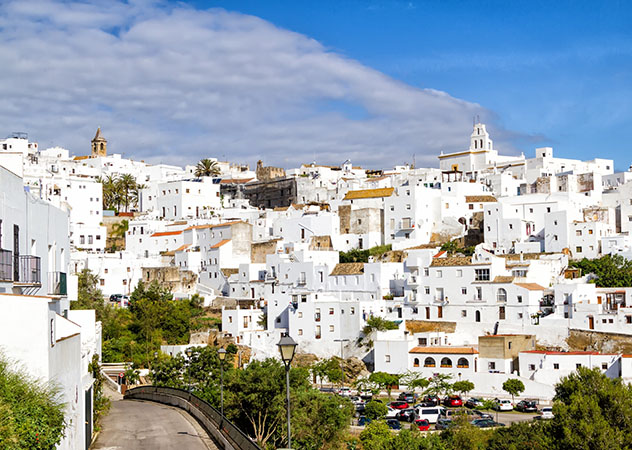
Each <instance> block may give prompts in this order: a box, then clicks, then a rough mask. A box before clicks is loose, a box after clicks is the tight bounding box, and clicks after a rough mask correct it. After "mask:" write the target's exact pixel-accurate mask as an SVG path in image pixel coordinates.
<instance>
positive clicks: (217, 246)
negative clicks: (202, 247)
mask: <svg viewBox="0 0 632 450" xmlns="http://www.w3.org/2000/svg"><path fill="white" fill-rule="evenodd" d="M229 242H230V239H222V240H221V241H219V242H218V243H217V244H215V245H211V248H220V247H221V246H222V245H224V244H228V243H229Z"/></svg>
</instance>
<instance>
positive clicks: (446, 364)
mask: <svg viewBox="0 0 632 450" xmlns="http://www.w3.org/2000/svg"><path fill="white" fill-rule="evenodd" d="M441 367H452V360H451V359H450V358H443V359H442V360H441Z"/></svg>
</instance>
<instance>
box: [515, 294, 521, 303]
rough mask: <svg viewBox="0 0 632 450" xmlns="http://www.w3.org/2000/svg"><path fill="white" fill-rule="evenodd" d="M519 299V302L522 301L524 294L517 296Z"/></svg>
mask: <svg viewBox="0 0 632 450" xmlns="http://www.w3.org/2000/svg"><path fill="white" fill-rule="evenodd" d="M516 298H517V299H518V303H522V295H519V296H518V297H516Z"/></svg>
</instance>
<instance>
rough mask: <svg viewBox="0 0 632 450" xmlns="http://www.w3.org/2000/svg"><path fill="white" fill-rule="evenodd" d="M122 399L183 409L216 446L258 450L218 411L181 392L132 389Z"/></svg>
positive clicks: (172, 389)
mask: <svg viewBox="0 0 632 450" xmlns="http://www.w3.org/2000/svg"><path fill="white" fill-rule="evenodd" d="M125 398H126V399H138V400H149V401H154V402H157V403H164V404H167V405H172V406H177V407H179V408H182V409H184V410H185V411H187V412H189V413H190V414H191V415H192V416H193V417H195V418H196V419H198V421H199V422H200V423H201V425H202V426H203V427H204V428H205V429H206V432H207V433H209V435H211V436H213V437H215V438H216V439H215V440H216V441H217V442H216V444H218V445H220V446H222V447H223V448H224V449H225V450H232V449H234V450H262V449H261V447H259V446H258V445H257V444H256V443H254V442H253V441H252V440H251V439H250V438H249V437H248V435H247V434H246V433H244V432H243V431H241V430H240V429H239V428H237V426H235V425H234V424H233V423H232V422H230V421H229V420H228V419H227V418H226V417H225V416H223V415H222V414H221V413H220V412H219V411H218V410H216V409H215V408H213V407H212V406H211V405H209V404H208V403H207V402H205V401H204V400H202V399H201V398H199V397H197V396H195V395H193V394H191V393H190V392H187V391H185V390H184V389H177V388H169V387H157V386H136V387H133V388H130V389H128V390H127V391H126V392H125Z"/></svg>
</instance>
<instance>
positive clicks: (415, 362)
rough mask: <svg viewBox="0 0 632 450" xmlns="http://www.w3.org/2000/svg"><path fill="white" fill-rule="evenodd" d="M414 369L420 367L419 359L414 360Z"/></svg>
mask: <svg viewBox="0 0 632 450" xmlns="http://www.w3.org/2000/svg"><path fill="white" fill-rule="evenodd" d="M413 367H419V358H415V359H413Z"/></svg>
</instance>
